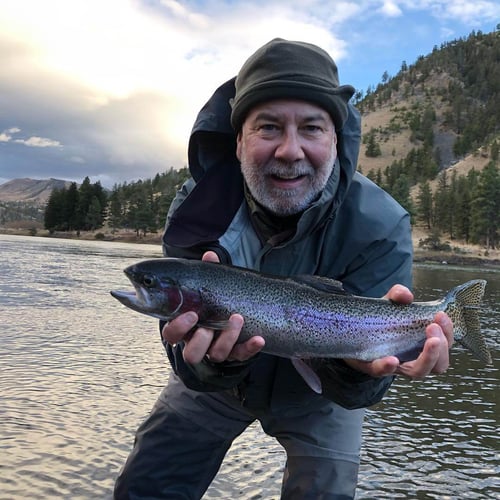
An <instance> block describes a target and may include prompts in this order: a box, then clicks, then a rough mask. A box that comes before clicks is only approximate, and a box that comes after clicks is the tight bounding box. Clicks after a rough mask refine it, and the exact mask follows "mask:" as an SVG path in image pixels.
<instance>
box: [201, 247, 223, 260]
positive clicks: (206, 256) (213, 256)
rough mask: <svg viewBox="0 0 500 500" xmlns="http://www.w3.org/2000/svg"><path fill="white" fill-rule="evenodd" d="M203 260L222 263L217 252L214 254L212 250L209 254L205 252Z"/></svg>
mask: <svg viewBox="0 0 500 500" xmlns="http://www.w3.org/2000/svg"><path fill="white" fill-rule="evenodd" d="M201 260H202V261H204V262H216V263H219V262H220V260H219V257H218V256H217V254H216V253H215V252H212V251H211V250H210V251H208V252H205V253H204V254H203V257H202V258H201Z"/></svg>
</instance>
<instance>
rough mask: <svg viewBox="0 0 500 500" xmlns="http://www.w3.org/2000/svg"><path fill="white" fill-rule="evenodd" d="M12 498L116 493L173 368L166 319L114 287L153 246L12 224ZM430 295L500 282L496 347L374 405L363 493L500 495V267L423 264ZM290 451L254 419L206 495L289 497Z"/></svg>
mask: <svg viewBox="0 0 500 500" xmlns="http://www.w3.org/2000/svg"><path fill="white" fill-rule="evenodd" d="M0 255H1V259H2V264H1V278H0V403H1V404H0V438H1V444H0V446H1V458H0V499H1V500H7V499H8V500H21V499H26V498H31V499H69V498H71V499H72V500H76V499H109V498H111V492H112V488H113V483H114V478H115V477H116V475H117V473H118V471H119V469H120V467H121V466H122V464H123V462H124V461H125V458H126V456H127V455H128V452H129V451H130V448H131V446H132V442H133V435H134V432H135V429H136V428H137V426H138V425H139V423H140V422H141V421H142V420H143V419H144V417H145V416H146V415H147V413H148V411H149V410H150V408H151V406H152V405H153V403H154V401H155V400H156V397H157V395H158V393H159V392H160V390H161V388H162V387H163V385H164V384H165V382H166V381H167V379H168V375H169V366H168V362H167V360H166V356H165V355H164V352H163V347H162V346H161V343H160V338H159V333H158V329H157V322H156V321H155V320H154V319H152V318H148V317H146V316H143V315H140V314H136V313H134V312H132V311H130V310H129V309H125V308H124V307H123V306H122V305H120V304H119V303H118V302H117V301H115V300H114V299H112V298H111V296H110V295H109V290H110V289H117V288H129V284H128V281H127V279H126V277H125V276H124V275H123V273H122V269H123V268H124V267H125V266H127V265H129V264H131V263H132V262H135V261H137V260H140V259H144V258H152V257H157V256H160V249H159V248H158V247H156V246H151V245H136V244H126V243H109V242H97V241H96V242H93V241H75V240H62V239H49V238H37V237H22V236H7V235H0ZM414 273H415V290H414V291H415V295H416V297H417V298H418V299H419V300H429V299H434V298H438V297H440V296H441V295H442V294H443V293H444V292H445V291H447V290H448V289H449V288H451V287H453V286H455V285H457V284H459V283H462V282H464V281H467V280H469V279H472V278H483V279H486V280H487V281H488V285H487V289H486V295H485V299H484V307H483V309H482V316H481V321H482V329H483V332H484V334H485V336H486V337H487V341H488V344H489V346H490V348H491V352H492V356H493V359H494V363H493V366H483V365H482V364H481V363H480V362H479V361H476V360H475V359H474V358H473V357H472V356H471V355H469V354H468V353H466V352H465V351H464V349H463V348H461V347H456V348H454V353H453V358H452V367H451V368H450V370H449V371H448V372H447V373H446V374H444V375H441V376H436V377H431V378H428V379H426V380H424V381H407V380H405V379H398V380H397V381H396V382H395V383H394V384H393V387H392V388H391V390H390V391H389V393H388V395H387V396H386V397H385V399H384V400H383V402H381V403H380V404H378V405H376V406H375V407H373V408H371V409H370V410H368V413H367V418H366V424H365V428H364V434H365V440H364V446H363V451H362V466H361V470H360V477H359V487H358V493H357V498H358V499H360V500H361V499H378V498H391V499H393V498H404V499H409V498H415V499H427V498H429V499H430V498H435V499H464V498H471V499H491V498H500V483H499V479H498V478H499V477H500V462H499V441H498V436H499V410H498V408H497V406H496V405H497V403H498V399H499V387H498V381H499V373H498V363H499V350H500V349H499V345H500V333H499V331H500V330H499V325H500V305H499V304H500V279H499V278H500V273H499V271H498V270H494V269H488V268H483V267H482V268H459V267H451V266H447V265H437V266H423V265H419V266H416V267H415V272H414ZM283 464H284V456H283V453H282V451H281V448H280V447H279V445H277V444H276V443H275V442H274V441H273V440H272V439H270V438H269V437H267V436H265V435H264V434H263V433H262V431H261V430H260V428H259V427H258V426H257V425H252V426H251V427H250V428H249V429H248V430H247V431H246V432H245V433H244V434H243V435H242V436H240V437H239V438H238V439H237V440H236V441H235V442H234V444H233V447H232V448H231V450H230V452H229V453H228V455H227V456H226V459H225V461H224V464H223V466H222V468H221V471H220V473H219V475H218V476H217V478H216V479H215V481H214V482H213V484H212V486H211V487H210V489H209V491H208V492H207V494H206V495H205V498H206V499H216V498H217V499H221V498H224V499H226V498H227V499H234V498H242V499H257V498H262V499H265V500H268V499H277V498H279V488H280V481H281V473H282V470H283Z"/></svg>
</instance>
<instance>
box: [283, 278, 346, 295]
mask: <svg viewBox="0 0 500 500" xmlns="http://www.w3.org/2000/svg"><path fill="white" fill-rule="evenodd" d="M290 279H291V280H293V281H295V282H297V283H300V284H301V285H307V286H309V287H311V288H314V289H315V290H318V291H320V292H326V293H337V294H341V295H349V293H348V292H346V291H345V290H344V287H343V286H342V283H341V282H340V281H338V280H334V279H333V278H327V277H325V276H311V275H305V274H304V275H302V274H300V275H298V276H291V277H290Z"/></svg>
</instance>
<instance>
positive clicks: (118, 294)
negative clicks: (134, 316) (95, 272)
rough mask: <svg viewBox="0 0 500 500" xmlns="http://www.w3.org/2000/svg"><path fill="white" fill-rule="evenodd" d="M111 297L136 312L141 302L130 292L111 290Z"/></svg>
mask: <svg viewBox="0 0 500 500" xmlns="http://www.w3.org/2000/svg"><path fill="white" fill-rule="evenodd" d="M110 293H111V295H112V296H113V297H114V298H115V299H117V300H119V301H120V302H121V303H122V304H123V305H124V306H127V307H130V308H131V309H135V310H137V309H138V308H139V306H140V305H141V301H140V300H139V297H138V296H137V293H135V292H134V291H130V290H111V292H110Z"/></svg>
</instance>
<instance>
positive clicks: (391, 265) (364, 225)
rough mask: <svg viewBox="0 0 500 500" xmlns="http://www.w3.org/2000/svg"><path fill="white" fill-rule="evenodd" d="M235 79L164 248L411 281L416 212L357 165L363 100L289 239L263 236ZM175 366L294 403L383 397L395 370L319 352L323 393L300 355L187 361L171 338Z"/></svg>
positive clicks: (363, 289) (280, 405)
mask: <svg viewBox="0 0 500 500" xmlns="http://www.w3.org/2000/svg"><path fill="white" fill-rule="evenodd" d="M233 95H234V79H233V80H230V81H228V82H226V83H225V84H223V85H222V86H221V87H219V89H217V90H216V92H215V93H214V95H213V96H212V97H211V98H210V100H209V101H208V102H207V104H206V105H205V106H204V107H203V108H202V110H201V111H200V113H199V115H198V117H197V120H196V122H195V124H194V127H193V130H192V133H191V137H190V141H189V148H188V159H189V169H190V173H191V175H192V179H190V180H189V181H187V182H186V183H185V185H184V186H182V188H181V189H180V190H179V192H178V193H177V196H176V198H175V199H174V201H173V202H172V205H171V208H170V211H169V214H168V216H167V223H166V227H165V232H164V235H163V249H164V254H165V255H166V256H170V257H187V258H198V259H199V258H201V255H202V254H203V253H204V252H205V251H207V250H213V251H215V252H216V253H217V254H218V255H219V258H220V260H221V262H223V263H229V264H237V265H245V266H247V267H253V268H254V269H256V270H259V271H262V272H266V273H271V274H277V275H300V274H302V275H306V274H315V275H320V276H328V277H330V278H334V279H337V280H339V281H341V282H342V283H343V286H344V288H345V289H346V290H347V291H349V292H352V293H355V294H357V295H363V296H370V297H381V296H382V295H384V294H385V293H386V292H387V291H388V290H389V288H390V287H391V286H392V285H394V284H396V283H401V284H404V285H406V286H408V287H411V266H412V243H411V229H410V221H409V215H408V213H407V212H406V211H405V210H404V209H403V208H402V207H401V206H400V205H399V204H397V202H396V201H395V200H394V199H393V198H391V197H390V196H389V195H388V194H387V193H386V192H385V191H383V190H382V189H380V188H379V187H378V186H376V185H375V184H374V183H372V182H371V181H370V180H368V179H367V178H366V177H364V176H362V175H361V174H360V173H358V172H356V165H357V158H358V151H359V145H360V135H361V120H360V115H359V113H358V112H357V110H356V109H355V108H354V107H353V106H352V105H349V116H348V120H347V122H346V124H345V126H344V128H343V129H342V130H341V131H338V133H337V135H338V143H337V151H338V157H337V162H336V165H335V167H334V169H333V172H332V175H331V176H330V179H329V180H328V183H327V185H326V187H325V189H324V190H323V192H322V194H321V196H320V198H319V199H318V200H317V201H316V202H315V203H314V204H313V205H312V206H311V207H309V208H308V209H306V210H305V211H304V212H303V213H302V214H301V216H300V218H299V220H298V222H297V225H296V228H295V232H294V233H292V234H290V235H288V237H287V238H286V239H284V240H280V239H277V240H273V239H272V238H271V239H270V240H269V241H264V242H262V241H259V238H258V234H256V231H255V230H254V229H253V227H254V226H253V225H252V217H253V216H254V214H252V213H251V211H250V210H249V208H248V205H247V204H246V201H245V196H244V183H243V179H242V176H241V172H240V167H239V162H238V160H237V158H236V137H235V133H234V131H233V129H232V128H231V125H230V121H229V117H230V112H231V109H230V105H229V99H230V98H231V97H233ZM165 347H166V349H167V353H168V356H169V359H170V361H171V363H172V367H173V369H174V371H175V372H176V373H177V374H178V375H179V376H180V378H181V379H182V380H183V382H184V383H185V384H186V386H188V387H190V388H192V389H195V390H198V391H215V390H231V391H233V392H234V393H235V394H237V395H238V396H239V397H240V398H241V400H242V403H243V404H247V405H248V406H251V407H255V408H270V410H271V411H293V410H294V409H295V410H296V409H298V408H301V407H304V405H307V407H311V405H314V406H318V405H319V406H320V405H321V404H326V402H328V401H330V400H333V401H335V402H336V403H338V404H340V405H342V406H344V407H346V408H349V409H354V408H361V407H366V406H370V405H372V404H375V403H376V402H378V401H380V399H381V398H382V397H383V395H384V394H385V392H386V390H387V388H388V387H389V386H390V384H391V382H392V379H393V378H392V377H385V378H373V377H370V376H368V375H365V374H362V373H360V372H358V371H356V370H353V369H351V368H350V367H349V366H348V365H347V364H346V363H344V362H343V361H342V360H335V359H333V360H332V359H330V360H328V362H326V363H325V362H317V361H316V360H315V362H314V363H313V364H314V365H315V366H316V369H317V373H318V375H319V377H320V379H321V381H322V385H323V395H321V396H320V395H317V394H315V393H314V392H313V391H312V390H311V389H310V388H309V387H308V386H307V385H306V384H305V382H304V381H303V380H302V378H301V377H300V376H299V375H298V373H297V372H296V370H295V369H294V368H293V366H292V364H291V362H290V361H289V360H287V359H283V358H277V357H275V356H271V355H267V354H259V355H258V356H256V357H255V359H252V360H250V361H249V362H244V363H239V362H232V363H231V362H226V363H220V364H214V363H210V362H209V361H208V360H205V361H203V362H202V363H200V364H199V365H196V366H193V365H188V364H187V363H186V362H185V361H184V359H183V357H182V349H183V344H182V343H180V344H178V345H176V346H170V345H166V346H165Z"/></svg>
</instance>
